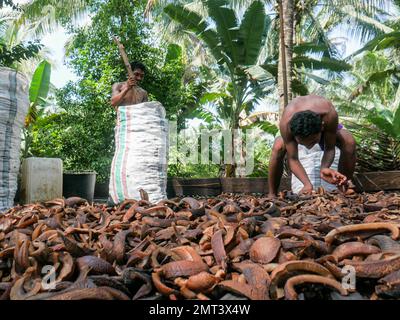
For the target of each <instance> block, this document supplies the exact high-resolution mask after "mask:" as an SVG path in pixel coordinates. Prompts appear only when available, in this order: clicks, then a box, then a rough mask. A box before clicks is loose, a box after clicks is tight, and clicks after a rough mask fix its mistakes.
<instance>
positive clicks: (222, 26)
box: [206, 0, 239, 65]
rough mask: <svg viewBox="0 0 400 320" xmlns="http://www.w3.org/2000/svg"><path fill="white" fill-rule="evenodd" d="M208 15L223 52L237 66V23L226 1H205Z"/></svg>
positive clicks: (233, 12)
mask: <svg viewBox="0 0 400 320" xmlns="http://www.w3.org/2000/svg"><path fill="white" fill-rule="evenodd" d="M206 6H207V8H208V14H209V16H210V18H211V19H213V20H214V22H215V25H216V29H217V33H218V35H219V37H220V40H221V43H222V47H223V51H224V52H226V54H227V56H228V57H229V59H230V61H231V62H232V64H233V65H238V62H239V52H238V50H239V48H238V41H239V39H238V21H237V18H236V15H235V11H233V10H232V9H231V8H229V2H228V1H227V0H207V1H206Z"/></svg>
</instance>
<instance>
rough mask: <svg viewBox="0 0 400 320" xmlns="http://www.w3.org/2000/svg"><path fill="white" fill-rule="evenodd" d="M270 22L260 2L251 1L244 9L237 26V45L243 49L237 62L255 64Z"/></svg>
mask: <svg viewBox="0 0 400 320" xmlns="http://www.w3.org/2000/svg"><path fill="white" fill-rule="evenodd" d="M270 24H271V20H270V19H269V17H267V16H266V15H265V9H264V5H263V4H262V2H261V1H255V2H253V3H252V4H251V5H250V7H249V8H248V9H247V10H246V12H245V14H244V17H243V20H242V23H241V25H240V28H239V41H240V42H239V45H240V48H242V50H241V51H243V52H240V53H241V54H240V61H239V63H241V64H244V65H247V66H248V65H253V64H256V62H257V59H258V56H259V54H260V50H261V47H262V45H263V43H264V41H265V37H266V30H268V28H269V26H270Z"/></svg>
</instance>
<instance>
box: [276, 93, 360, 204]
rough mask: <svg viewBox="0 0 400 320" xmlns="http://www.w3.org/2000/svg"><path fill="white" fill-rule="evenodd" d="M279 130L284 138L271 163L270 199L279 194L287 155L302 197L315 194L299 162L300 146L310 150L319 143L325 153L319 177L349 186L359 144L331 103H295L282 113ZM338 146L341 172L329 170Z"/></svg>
mask: <svg viewBox="0 0 400 320" xmlns="http://www.w3.org/2000/svg"><path fill="white" fill-rule="evenodd" d="M279 129H280V132H281V135H282V137H278V138H277V139H276V140H275V142H274V145H273V147H272V155H271V159H270V163H269V175H268V179H269V181H268V185H269V196H270V197H275V196H276V194H277V191H278V187H279V184H280V181H281V177H282V173H283V160H284V157H285V154H286V152H287V155H288V162H289V167H290V169H291V171H292V172H293V174H294V175H295V176H296V177H297V178H298V179H299V180H300V181H301V182H302V183H303V185H304V187H303V189H302V190H301V191H300V193H310V192H311V191H312V190H313V185H312V184H311V182H310V179H309V178H308V176H307V174H306V171H305V170H304V167H303V166H302V164H301V163H300V161H299V158H298V144H302V145H304V146H305V147H306V148H307V149H311V148H312V147H313V146H314V145H315V144H316V143H319V145H320V146H321V148H322V150H323V151H324V154H323V157H322V160H321V171H320V176H321V178H322V179H324V180H325V181H327V182H328V183H331V184H336V185H338V186H341V185H344V186H346V185H347V183H348V182H349V180H350V179H352V177H353V173H354V169H355V164H356V142H355V140H354V138H353V136H352V135H351V133H350V132H349V131H347V130H346V129H344V128H343V126H342V125H340V124H339V123H338V114H337V112H336V110H335V108H334V106H333V104H332V103H331V102H330V101H329V100H327V99H325V98H323V97H319V96H316V95H308V96H303V97H297V98H295V99H293V100H292V101H291V102H290V103H289V104H288V106H287V107H286V108H285V110H284V112H283V115H282V118H281V121H280V123H279ZM335 146H337V147H338V148H339V149H340V159H339V166H338V171H339V172H337V171H335V170H333V169H331V168H330V166H331V165H332V163H333V160H334V158H335Z"/></svg>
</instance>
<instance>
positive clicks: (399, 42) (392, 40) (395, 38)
mask: <svg viewBox="0 0 400 320" xmlns="http://www.w3.org/2000/svg"><path fill="white" fill-rule="evenodd" d="M399 46H400V31H394V32H390V33H386V34H383V35H379V36H377V37H375V38H374V39H372V40H371V41H369V42H367V44H366V45H365V46H364V47H362V48H361V49H359V50H357V51H356V52H354V53H352V54H351V55H349V56H348V57H347V58H346V59H345V60H349V59H351V58H353V57H355V56H357V55H359V54H360V53H362V52H364V51H373V50H383V49H388V48H391V47H399Z"/></svg>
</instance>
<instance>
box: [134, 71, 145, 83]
mask: <svg viewBox="0 0 400 320" xmlns="http://www.w3.org/2000/svg"><path fill="white" fill-rule="evenodd" d="M133 76H134V79H135V80H136V81H137V82H138V83H139V82H141V81H142V80H143V78H144V71H143V70H142V69H135V70H133Z"/></svg>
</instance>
